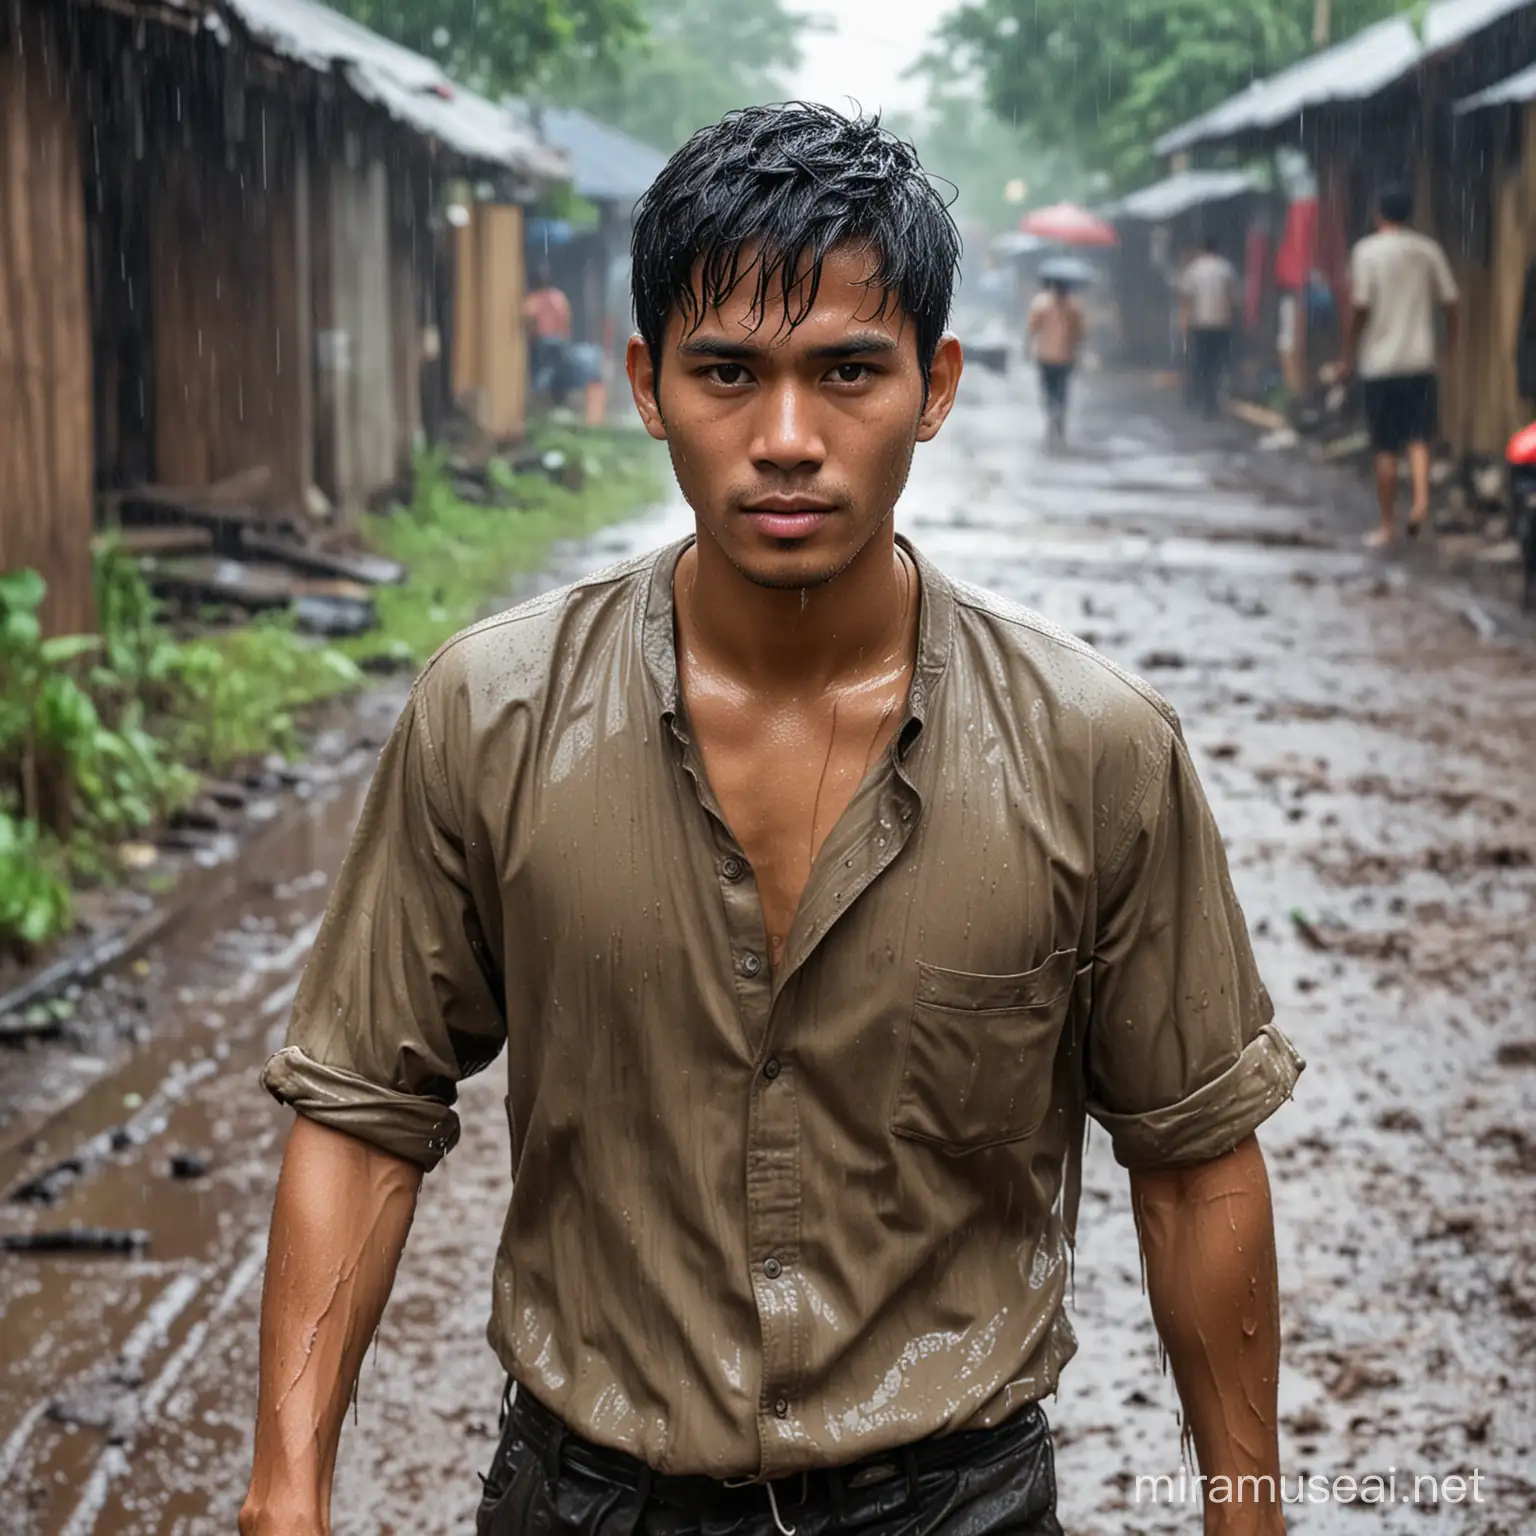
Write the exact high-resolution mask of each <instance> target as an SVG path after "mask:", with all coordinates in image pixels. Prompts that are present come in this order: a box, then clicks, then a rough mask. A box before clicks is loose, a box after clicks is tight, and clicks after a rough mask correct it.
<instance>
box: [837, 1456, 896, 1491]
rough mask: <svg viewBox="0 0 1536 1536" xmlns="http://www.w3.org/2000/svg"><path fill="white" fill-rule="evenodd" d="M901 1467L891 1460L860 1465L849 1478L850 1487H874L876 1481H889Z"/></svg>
mask: <svg viewBox="0 0 1536 1536" xmlns="http://www.w3.org/2000/svg"><path fill="white" fill-rule="evenodd" d="M899 1470H900V1469H899V1468H898V1467H897V1466H896V1465H895V1464H894V1463H892V1462H889V1461H877V1462H873V1463H871V1465H869V1466H867V1467H860V1468H859V1470H858V1471H857V1472H855V1473H854V1474H853V1475H852V1476H851V1477H850V1478H849V1479H848V1486H849V1487H850V1488H872V1487H873V1486H874V1485H875V1484H876V1483H888V1482H889V1481H890V1480H891V1479H892V1478H893V1477H895V1476H896V1475H897V1473H898V1472H899Z"/></svg>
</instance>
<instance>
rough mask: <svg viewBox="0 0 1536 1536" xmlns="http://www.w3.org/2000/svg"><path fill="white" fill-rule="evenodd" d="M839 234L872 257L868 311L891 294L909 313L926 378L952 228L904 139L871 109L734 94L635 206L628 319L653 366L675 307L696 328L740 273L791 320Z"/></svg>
mask: <svg viewBox="0 0 1536 1536" xmlns="http://www.w3.org/2000/svg"><path fill="white" fill-rule="evenodd" d="M850 242H852V243H854V244H856V245H858V246H861V247H863V248H865V249H868V250H869V251H870V252H871V253H872V254H873V255H874V256H875V257H876V266H875V270H874V271H873V272H872V273H871V274H870V277H869V280H868V281H869V286H870V287H871V288H872V289H877V290H879V293H880V307H879V309H878V310H877V311H876V314H878V315H885V314H887V313H889V312H890V311H891V309H892V307H893V306H894V307H895V308H896V309H897V310H899V311H900V312H901V313H903V314H905V315H906V316H907V317H908V318H909V319H910V320H911V322H912V324H913V326H914V328H915V333H916V334H915V339H916V342H917V357H918V362H919V364H920V365H921V367H922V371H923V380H924V382H925V384H926V382H927V379H928V374H929V370H930V368H931V367H932V364H933V356H934V353H935V352H936V351H937V349H938V345H939V340H940V338H941V337H942V336H943V334H944V328H945V326H946V325H947V324H948V323H949V309H950V302H951V300H952V298H953V296H954V287H955V269H956V267H957V266H958V264H959V260H960V234H959V231H958V230H957V229H956V228H955V222H954V220H953V218H951V217H950V213H949V208H948V204H947V202H946V200H945V199H944V197H943V196H942V195H941V194H940V192H939V190H938V188H937V187H936V186H935V185H934V184H933V182H932V181H930V180H929V178H928V175H927V173H926V172H925V171H924V170H923V167H922V165H921V164H920V162H919V161H918V158H917V151H916V150H915V149H914V148H913V147H912V145H911V144H909V143H907V142H905V141H904V140H902V139H899V138H897V137H896V135H895V134H893V133H891V132H890V131H889V130H888V129H885V128H882V127H881V126H880V119H879V117H878V116H874V117H864V116H857V117H845V116H844V115H843V114H842V113H840V112H836V111H834V110H833V109H832V108H831V107H824V106H818V105H815V104H813V103H809V102H802V101H791V102H781V103H777V104H775V105H772V106H761V107H743V108H741V109H739V110H737V111H734V112H728V113H726V115H725V116H724V117H723V118H721V119H720V121H719V122H718V123H715V124H714V125H713V126H712V127H709V128H701V129H700V130H699V131H698V132H697V133H695V134H694V135H693V137H692V138H691V139H689V140H688V142H687V143H686V144H684V145H683V147H682V148H681V149H680V150H678V151H677V153H676V154H675V155H673V156H672V158H671V159H670V160H669V161H667V163H666V166H665V167H664V168H663V170H662V172H661V174H660V175H659V176H658V177H657V178H656V180H655V181H654V182H652V183H651V186H650V189H649V190H648V191H647V192H646V194H645V195H644V197H642V198H641V199H640V202H639V204H638V205H637V206H636V210H635V226H634V237H633V240H632V242H631V254H632V256H633V269H632V272H631V278H630V281H631V285H632V288H633V291H634V296H635V323H636V325H637V327H638V328H639V331H640V335H641V337H642V338H643V339H644V341H645V344H646V346H647V348H648V349H649V350H650V354H651V361H652V363H653V365H654V366H655V367H656V369H657V371H658V373H659V372H660V369H661V347H662V340H663V338H664V337H665V335H666V329H667V320H668V317H669V316H670V315H671V314H672V312H673V310H674V309H676V310H678V311H680V312H681V313H682V315H683V317H684V319H685V322H686V323H687V324H688V325H689V326H690V327H693V328H696V327H697V326H698V325H699V324H700V322H701V321H702V320H703V318H704V316H705V314H706V313H707V312H708V311H709V310H710V309H713V308H715V307H716V306H717V305H719V304H721V303H723V302H724V301H725V300H726V299H727V298H728V297H729V295H730V294H731V292H732V291H733V290H734V289H735V287H736V285H737V283H738V282H740V281H742V280H743V279H750V280H751V282H752V284H753V293H754V303H755V305H756V307H757V308H758V309H759V311H760V312H761V313H762V314H764V315H766V314H767V312H768V308H769V305H770V304H771V303H773V302H775V301H776V300H777V299H779V297H780V295H782V302H783V307H784V321H785V324H786V326H787V327H788V328H789V329H791V330H792V329H793V328H794V327H795V326H797V325H799V324H800V322H801V321H803V320H804V319H805V318H806V316H807V315H808V314H809V313H810V310H811V307H812V305H814V304H815V302H816V294H817V291H818V289H819V287H820V284H821V273H822V266H823V264H824V263H825V261H826V259H827V256H828V255H829V254H830V253H831V252H832V251H833V250H834V249H835V248H836V247H838V246H841V245H846V244H848V243H850ZM701 263H702V267H701V265H700V264H701ZM786 279H788V280H787V281H786ZM802 280H803V281H804V287H803V288H802V289H800V296H799V298H798V300H796V299H795V298H794V297H793V296H792V295H793V290H795V289H796V288H797V286H798V285H799V283H800V282H801V281H802Z"/></svg>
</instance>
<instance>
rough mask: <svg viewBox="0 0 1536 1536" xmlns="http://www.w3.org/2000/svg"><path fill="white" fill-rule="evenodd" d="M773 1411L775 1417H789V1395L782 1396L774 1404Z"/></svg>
mask: <svg viewBox="0 0 1536 1536" xmlns="http://www.w3.org/2000/svg"><path fill="white" fill-rule="evenodd" d="M773 1412H774V1417H775V1418H780V1419H787V1418H788V1417H789V1399H788V1398H787V1397H781V1398H780V1399H779V1400H778V1401H777V1402H776V1403H775V1404H774V1405H773Z"/></svg>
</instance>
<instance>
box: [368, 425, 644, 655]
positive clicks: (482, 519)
mask: <svg viewBox="0 0 1536 1536" xmlns="http://www.w3.org/2000/svg"><path fill="white" fill-rule="evenodd" d="M538 446H539V447H540V448H543V449H545V450H546V451H548V450H558V451H560V452H564V453H566V454H568V455H569V454H573V453H574V454H576V455H579V457H580V459H581V460H582V462H583V464H584V465H585V482H584V484H583V485H582V487H581V489H580V490H574V491H573V490H567V489H565V487H563V486H560V485H557V484H555V483H554V482H552V481H550V480H549V479H547V478H546V477H545V476H543V475H511V474H504V475H499V476H497V477H496V478H497V479H498V481H499V486H500V488H501V489H503V490H504V491H505V493H506V499H508V500H511V501H513V502H515V505H514V506H512V507H496V506H481V505H479V504H477V503H472V502H466V501H461V500H460V499H459V498H458V497H457V496H455V495H454V493H453V490H452V487H451V484H450V479H449V475H448V473H447V470H446V468H445V466H444V462H443V459H442V457H441V455H437V454H430V455H426V456H424V457H423V459H422V461H421V463H420V465H419V466H418V472H417V484H416V494H415V497H414V499H413V501H412V504H411V506H410V507H409V508H406V509H402V510H400V511H397V512H395V513H394V514H393V515H391V516H389V517H385V518H375V519H370V521H369V524H368V526H367V528H366V530H365V533H366V537H367V539H368V542H369V543H370V544H371V545H372V546H373V547H374V548H375V549H377V550H378V552H379V553H380V554H383V555H388V556H389V557H390V558H391V559H394V560H398V561H400V562H401V563H402V564H403V565H404V566H405V567H406V568H407V570H408V571H409V572H410V576H409V578H408V579H407V580H406V581H405V582H404V583H403V584H402V585H401V586H398V587H381V588H379V589H378V590H377V591H376V593H375V603H376V607H377V611H378V616H379V625H378V628H377V629H374V630H372V631H370V632H369V633H368V634H366V635H361V636H359V637H357V638H356V639H354V640H348V641H343V642H341V643H340V644H339V646H338V649H340V650H341V651H342V652H343V653H344V654H345V655H347V656H349V657H351V658H352V660H354V661H357V662H366V661H369V660H371V659H373V658H376V657H381V656H383V657H392V658H395V659H397V660H399V661H401V662H404V661H410V662H413V663H415V664H417V665H420V664H421V663H422V662H424V661H426V659H427V658H428V657H429V656H430V655H431V654H432V653H433V651H435V650H436V649H437V648H438V646H440V645H441V644H442V643H443V641H444V640H446V639H448V638H449V637H450V636H451V635H453V634H455V633H457V632H458V631H459V630H461V629H463V628H464V626H465V625H467V624H472V623H474V621H475V620H476V619H478V618H479V617H480V616H481V615H482V613H483V612H484V611H485V609H486V607H487V606H488V605H489V604H491V603H492V602H494V601H495V600H496V599H497V598H500V597H504V596H505V595H506V593H507V592H508V591H509V589H510V588H511V586H512V584H513V582H514V581H515V579H516V578H517V577H518V576H521V575H525V574H527V573H528V572H530V571H536V570H538V569H539V568H540V567H541V566H543V565H544V563H545V562H546V561H547V560H548V558H549V553H550V550H551V547H552V546H553V545H554V544H556V543H558V542H559V541H560V540H562V539H571V538H580V537H582V536H583V535H586V534H591V533H594V532H596V531H597V530H598V529H600V528H603V527H605V526H607V525H609V524H611V523H615V522H619V521H620V520H622V519H623V518H625V517H628V516H631V515H633V514H634V513H635V512H636V511H638V510H640V509H641V508H643V507H645V506H648V505H650V504H651V503H653V502H655V501H656V500H657V499H658V498H659V497H660V495H661V494H662V489H663V485H664V474H665V469H664V464H665V459H664V456H663V454H662V451H661V450H660V449H659V447H658V445H657V444H656V443H654V442H652V440H651V439H650V438H647V437H641V436H640V435H639V434H637V433H635V432H620V431H610V430H598V431H584V432H582V433H580V434H579V436H578V435H575V434H567V435H559V434H548V433H547V434H545V435H544V436H543V437H542V438H541V439H540V440H539V443H538Z"/></svg>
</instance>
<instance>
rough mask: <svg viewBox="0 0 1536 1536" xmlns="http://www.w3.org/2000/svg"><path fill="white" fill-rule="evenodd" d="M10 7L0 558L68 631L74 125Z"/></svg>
mask: <svg viewBox="0 0 1536 1536" xmlns="http://www.w3.org/2000/svg"><path fill="white" fill-rule="evenodd" d="M18 21H19V27H18V29H17V30H16V31H13V32H12V34H11V35H10V39H9V42H8V44H7V45H6V46H5V48H4V51H3V52H0V570H9V569H16V568H20V567H24V566H29V567H32V568H34V569H36V570H38V571H40V572H41V573H42V575H43V576H44V578H45V579H46V580H47V582H48V597H47V600H46V603H45V606H44V609H43V615H42V617H43V623H44V624H45V626H46V627H47V629H48V630H49V631H50V632H57V631H77V630H86V629H89V628H91V627H92V626H93V624H94V621H95V620H94V604H93V597H92V583H91V550H90V539H91V524H92V511H93V496H92V479H93V462H94V442H93V436H94V425H93V423H94V401H93V398H92V395H93V388H94V385H93V380H92V373H91V353H90V342H91V330H90V300H89V288H88V275H87V270H86V232H85V192H84V183H83V179H82V168H81V155H80V132H81V125H80V123H79V121H78V118H77V114H76V111H75V107H74V105H73V101H74V99H75V98H74V96H73V95H72V91H71V82H70V80H69V79H68V78H67V76H66V73H65V58H66V54H65V51H64V49H63V48H62V47H61V46H60V40H59V39H58V38H57V36H56V35H55V34H54V30H53V26H52V23H51V21H49V20H47V19H46V18H45V17H44V15H43V14H42V13H41V12H40V11H39V10H38V9H36V8H33V7H30V6H29V7H24V8H23V9H22V11H21V13H20V15H19V17H18ZM75 94H77V93H75Z"/></svg>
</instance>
